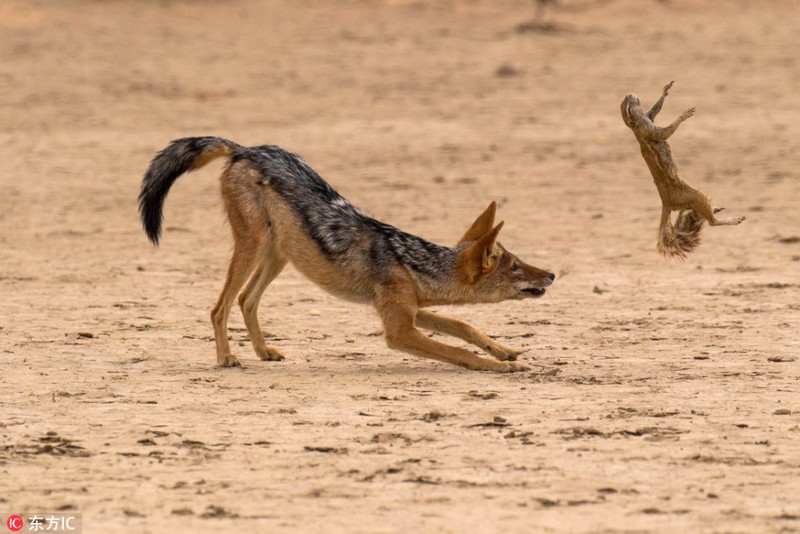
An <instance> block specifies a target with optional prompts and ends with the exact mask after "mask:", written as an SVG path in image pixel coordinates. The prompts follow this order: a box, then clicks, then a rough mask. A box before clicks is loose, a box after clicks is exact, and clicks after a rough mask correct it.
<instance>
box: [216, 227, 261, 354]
mask: <svg viewBox="0 0 800 534" xmlns="http://www.w3.org/2000/svg"><path fill="white" fill-rule="evenodd" d="M261 248H262V247H261V245H260V243H259V242H249V241H247V240H243V239H242V240H239V239H237V240H236V244H235V245H234V250H233V257H232V258H231V264H230V266H229V267H228V276H227V279H226V280H225V286H224V287H223V288H222V293H220V295H219V299H218V300H217V305H216V306H214V309H213V310H211V323H212V324H213V325H214V338H215V340H216V344H217V363H218V364H219V365H220V366H222V367H241V364H240V363H239V360H238V359H236V356H234V355H233V354H231V346H230V343H229V342H228V316H229V315H230V311H231V306H232V305H233V302H234V300H235V299H236V295H237V293H239V290H240V289H241V288H242V286H243V285H244V283H245V282H246V281H247V279H248V278H249V276H250V273H252V272H253V268H255V266H256V263H257V261H258V258H259V257H260V256H261Z"/></svg>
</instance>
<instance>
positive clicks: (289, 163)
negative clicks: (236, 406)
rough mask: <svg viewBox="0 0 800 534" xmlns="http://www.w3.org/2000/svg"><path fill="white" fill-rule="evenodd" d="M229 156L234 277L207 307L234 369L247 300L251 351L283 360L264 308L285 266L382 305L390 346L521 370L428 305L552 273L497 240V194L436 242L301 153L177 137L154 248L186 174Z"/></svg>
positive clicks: (166, 157) (508, 293)
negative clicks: (385, 218)
mask: <svg viewBox="0 0 800 534" xmlns="http://www.w3.org/2000/svg"><path fill="white" fill-rule="evenodd" d="M219 157H225V158H227V159H228V164H227V166H226V167H225V170H224V171H223V173H222V176H221V179H220V181H221V186H222V198H223V201H224V203H225V209H226V212H227V215H228V220H229V221H230V224H231V228H232V230H233V237H234V251H233V258H232V259H231V263H230V268H229V270H228V276H227V280H226V281H225V287H224V288H223V290H222V294H220V296H219V300H218V301H217V305H216V306H215V307H214V309H213V311H212V312H211V321H212V323H213V325H214V336H215V338H216V345H217V362H218V363H219V365H221V366H223V367H230V366H238V365H240V364H239V361H238V360H237V359H236V357H235V356H234V355H233V354H232V353H231V349H230V345H229V343H228V327H227V325H228V314H229V313H230V310H231V307H232V305H233V303H234V300H235V299H236V296H237V294H239V292H240V291H241V290H242V288H243V287H244V290H243V291H241V295H240V296H239V304H240V306H241V308H242V313H243V315H244V321H245V325H246V326H247V331H248V333H249V334H250V339H251V341H252V343H253V348H254V349H255V352H256V354H257V355H258V357H259V358H261V359H262V360H282V359H283V358H284V357H283V355H282V354H281V353H280V351H278V349H276V348H275V347H271V346H269V345H267V344H266V342H265V340H264V334H263V332H262V331H261V326H260V324H259V322H258V304H259V301H260V300H261V295H262V293H263V292H264V289H265V288H266V287H267V285H269V283H270V282H271V281H272V280H273V279H274V278H275V277H276V276H278V274H280V272H281V270H282V269H283V267H284V266H285V265H286V263H287V262H290V261H291V262H292V263H293V264H294V266H295V267H296V268H297V270H299V271H300V272H301V273H303V274H304V275H305V276H306V277H308V278H309V279H311V280H312V281H313V282H315V283H317V284H318V285H319V286H321V287H322V288H323V289H325V290H327V291H329V292H331V293H333V294H334V295H338V296H340V297H342V298H344V299H347V300H351V301H356V302H362V303H369V304H372V305H373V306H375V308H376V310H377V312H378V315H380V317H381V320H382V321H383V327H384V334H385V336H386V342H387V344H388V345H389V347H392V348H395V349H398V350H402V351H405V352H408V353H411V354H415V355H417V356H424V357H426V358H432V359H434V360H439V361H442V362H447V363H452V364H456V365H460V366H462V367H466V368H468V369H476V370H483V371H499V372H511V371H523V370H526V369H528V367H527V366H525V365H523V364H521V363H517V362H516V361H514V360H515V359H516V356H517V355H518V354H519V353H520V351H518V350H515V349H513V348H510V347H507V346H505V345H502V344H500V343H498V342H496V341H494V340H492V339H491V338H489V337H488V336H486V334H484V333H482V332H480V331H479V330H477V329H476V328H474V327H473V326H471V325H469V324H466V323H464V322H461V321H457V320H455V319H449V318H447V317H443V316H441V315H438V314H434V313H431V312H429V311H426V310H423V309H422V308H424V307H426V306H431V305H437V304H467V303H479V302H500V301H503V300H508V299H524V298H535V297H541V296H542V295H543V294H544V293H545V288H546V287H547V286H549V285H550V284H551V283H552V282H553V280H554V279H555V275H554V274H552V273H549V272H547V271H543V270H541V269H537V268H536V267H533V266H530V265H528V264H526V263H524V262H522V261H521V260H520V259H519V258H517V257H516V256H514V255H513V254H511V253H510V252H508V251H507V250H506V249H505V248H503V246H502V245H500V244H499V243H498V242H497V235H498V233H499V232H500V229H501V228H502V227H503V223H502V222H501V223H499V224H497V225H495V224H494V218H495V210H496V204H495V203H494V202H492V203H491V204H490V205H489V207H488V208H487V209H486V211H484V213H483V214H482V215H481V216H480V217H478V218H477V219H476V220H475V222H474V223H473V224H472V226H471V227H470V228H469V230H467V232H466V233H465V234H464V236H463V237H462V238H461V240H460V241H459V242H458V244H457V245H456V246H454V247H446V246H441V245H436V244H434V243H431V242H428V241H426V240H424V239H422V238H419V237H417V236H414V235H411V234H408V233H406V232H403V231H402V230H399V229H397V228H395V227H394V226H390V225H388V224H385V223H382V222H380V221H377V220H375V219H372V218H371V217H368V216H367V215H365V214H364V213H363V212H361V210H359V209H358V208H356V207H355V206H353V205H352V204H350V203H349V202H348V201H347V200H345V199H344V197H342V196H341V195H340V194H339V193H337V192H336V191H335V190H334V189H333V188H332V187H331V186H330V185H328V183H327V182H325V181H324V180H323V179H322V178H320V176H319V175H318V174H317V173H316V172H314V170H313V169H312V168H311V167H309V166H308V164H307V163H306V162H305V161H303V160H302V159H301V158H300V157H298V156H296V155H294V154H291V153H289V152H286V151H284V150H282V149H281V148H279V147H276V146H259V147H252V148H248V147H243V146H240V145H237V144H236V143H233V142H231V141H228V140H226V139H221V138H219V137H192V138H185V139H178V140H176V141H173V142H172V143H171V144H170V145H169V146H168V147H166V148H165V149H164V150H162V151H161V152H160V153H159V154H158V155H156V157H155V158H154V159H153V161H152V162H151V164H150V168H149V169H148V170H147V173H146V174H145V176H144V179H143V181H142V189H141V193H140V195H139V210H140V214H141V218H142V223H143V225H144V228H145V231H146V232H147V235H148V237H149V238H150V241H152V242H153V244H158V239H159V236H160V234H161V223H162V209H163V205H164V199H165V197H166V195H167V192H168V191H169V189H170V187H171V186H172V184H173V183H174V182H175V180H176V179H177V178H178V177H179V176H180V175H182V174H183V173H185V172H187V171H191V170H194V169H197V168H199V167H202V166H203V165H205V164H206V163H208V162H209V161H211V160H213V159H215V158H219ZM418 328H423V329H426V330H433V331H436V332H440V333H444V334H448V335H451V336H455V337H459V338H461V339H463V340H465V341H468V342H470V343H473V344H475V345H477V346H478V347H480V348H481V349H482V350H484V351H486V352H488V353H489V354H491V355H492V356H494V357H495V358H496V360H492V359H488V358H482V357H480V356H477V355H475V354H474V353H472V352H471V351H469V350H466V349H464V348H459V347H453V346H450V345H447V344H444V343H440V342H439V341H436V340H433V339H431V338H430V337H428V336H426V335H424V334H423V333H421V332H420V331H419V330H418Z"/></svg>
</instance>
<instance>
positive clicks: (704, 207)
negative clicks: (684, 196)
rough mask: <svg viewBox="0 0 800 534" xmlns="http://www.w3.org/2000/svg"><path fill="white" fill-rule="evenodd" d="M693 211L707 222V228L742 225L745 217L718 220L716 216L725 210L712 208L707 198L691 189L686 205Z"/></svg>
mask: <svg viewBox="0 0 800 534" xmlns="http://www.w3.org/2000/svg"><path fill="white" fill-rule="evenodd" d="M687 204H688V205H689V206H690V207H691V208H692V209H693V210H694V211H696V212H697V213H698V214H700V216H701V217H703V218H704V219H705V220H706V221H708V225H709V226H730V225H734V224H740V223H742V222H743V221H744V220H745V219H747V217H744V216H742V217H733V218H730V219H719V218H717V216H716V214H717V213H719V212H721V211H722V210H724V209H725V208H712V207H711V203H710V202H709V200H708V197H707V196H705V195H704V194H703V193H701V192H700V191H697V190H696V189H692V190H691V191H690V192H689V198H688V203H687Z"/></svg>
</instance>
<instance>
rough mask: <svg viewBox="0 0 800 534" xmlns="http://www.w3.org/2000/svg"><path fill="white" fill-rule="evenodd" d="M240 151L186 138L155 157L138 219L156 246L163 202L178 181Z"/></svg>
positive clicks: (232, 145) (226, 143)
mask: <svg viewBox="0 0 800 534" xmlns="http://www.w3.org/2000/svg"><path fill="white" fill-rule="evenodd" d="M238 147H239V145H237V144H236V143H234V142H232V141H228V140H227V139H222V138H220V137H185V138H183V139H176V140H175V141H173V142H172V143H170V144H169V146H167V148H165V149H164V150H162V151H161V152H159V153H158V154H156V157H155V158H153V161H151V162H150V168H148V169H147V173H145V175H144V178H143V179H142V189H141V191H140V192H139V216H140V217H141V219H142V225H143V226H144V231H145V232H146V233H147V237H148V238H149V239H150V241H151V242H152V243H153V244H154V245H158V239H159V237H160V236H161V223H162V221H163V214H162V210H163V207H164V199H165V198H166V197H167V193H168V192H169V189H170V187H172V184H174V183H175V180H177V179H178V177H179V176H180V175H182V174H183V173H185V172H189V171H193V170H195V169H199V168H200V167H202V166H203V165H205V164H206V163H208V162H209V161H211V160H213V159H216V158H219V157H222V156H225V157H230V156H231V154H233V152H234V151H235V150H236V149H237V148H238Z"/></svg>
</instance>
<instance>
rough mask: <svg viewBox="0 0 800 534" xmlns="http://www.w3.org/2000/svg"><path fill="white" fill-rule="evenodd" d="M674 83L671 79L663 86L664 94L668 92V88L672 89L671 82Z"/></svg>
mask: <svg viewBox="0 0 800 534" xmlns="http://www.w3.org/2000/svg"><path fill="white" fill-rule="evenodd" d="M674 83H675V81H674V80H673V81H671V82H669V83H668V84H667V85H665V86H664V96H667V95H668V94H669V90H670V89H672V84H674Z"/></svg>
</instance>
